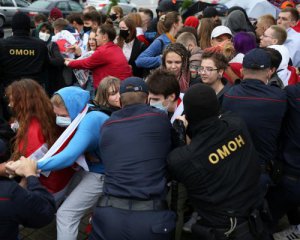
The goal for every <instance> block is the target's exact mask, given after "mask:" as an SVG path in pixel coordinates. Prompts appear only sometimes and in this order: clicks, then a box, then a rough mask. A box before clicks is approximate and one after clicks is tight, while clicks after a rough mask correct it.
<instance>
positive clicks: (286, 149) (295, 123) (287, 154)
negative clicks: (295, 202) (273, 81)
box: [280, 83, 300, 176]
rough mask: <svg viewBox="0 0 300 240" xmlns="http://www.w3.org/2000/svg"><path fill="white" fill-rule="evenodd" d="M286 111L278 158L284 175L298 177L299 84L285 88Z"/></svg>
mask: <svg viewBox="0 0 300 240" xmlns="http://www.w3.org/2000/svg"><path fill="white" fill-rule="evenodd" d="M285 90H286V93H287V97H288V110H287V114H286V117H285V120H284V125H283V130H282V135H281V137H280V141H281V149H280V158H281V160H282V161H283V163H284V171H285V172H286V174H290V175H294V176H300V124H299V122H300V83H298V84H296V85H290V86H287V87H286V88H285Z"/></svg>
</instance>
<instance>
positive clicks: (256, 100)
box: [222, 79, 287, 165]
mask: <svg viewBox="0 0 300 240" xmlns="http://www.w3.org/2000/svg"><path fill="white" fill-rule="evenodd" d="M286 106H287V97H286V94H285V92H284V91H283V90H281V89H280V88H277V87H274V86H268V85H266V84H264V83H263V82H262V81H260V80H256V79H244V80H243V81H241V83H240V84H237V85H234V86H232V87H231V88H230V89H229V90H228V91H227V93H225V94H224V99H223V105H222V107H223V109H224V110H229V111H232V112H235V113H236V114H238V115H239V116H240V117H241V118H243V119H244V121H245V122H246V124H247V127H248V129H249V132H250V135H251V137H252V140H253V143H254V146H255V148H256V150H257V152H258V155H259V160H260V164H261V165H265V164H270V163H271V162H272V161H274V160H275V158H276V157H277V155H278V141H279V134H280V130H281V125H282V121H283V117H284V115H285V112H286Z"/></svg>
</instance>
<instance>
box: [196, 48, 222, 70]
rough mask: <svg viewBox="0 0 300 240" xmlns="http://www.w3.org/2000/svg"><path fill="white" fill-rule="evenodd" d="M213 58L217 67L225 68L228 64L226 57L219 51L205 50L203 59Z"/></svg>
mask: <svg viewBox="0 0 300 240" xmlns="http://www.w3.org/2000/svg"><path fill="white" fill-rule="evenodd" d="M204 59H211V60H212V61H213V62H214V64H215V65H216V67H217V69H221V70H225V69H226V68H227V66H228V61H227V59H226V57H225V56H224V55H223V54H221V53H218V52H212V51H204V53H203V54H202V60H204Z"/></svg>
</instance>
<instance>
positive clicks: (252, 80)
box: [242, 78, 266, 85]
mask: <svg viewBox="0 0 300 240" xmlns="http://www.w3.org/2000/svg"><path fill="white" fill-rule="evenodd" d="M242 82H247V84H258V83H259V84H263V85H266V84H265V83H264V82H263V81H262V80H259V79H255V78H245V79H243V80H242Z"/></svg>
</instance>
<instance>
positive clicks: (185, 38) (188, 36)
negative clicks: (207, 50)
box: [176, 32, 197, 48]
mask: <svg viewBox="0 0 300 240" xmlns="http://www.w3.org/2000/svg"><path fill="white" fill-rule="evenodd" d="M176 42H177V43H181V44H182V45H183V46H185V47H186V48H187V46H188V44H189V43H190V42H192V43H193V44H194V45H195V46H197V40H196V37H195V35H194V34H192V33H190V32H184V33H181V34H180V35H179V36H178V37H177V39H176Z"/></svg>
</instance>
